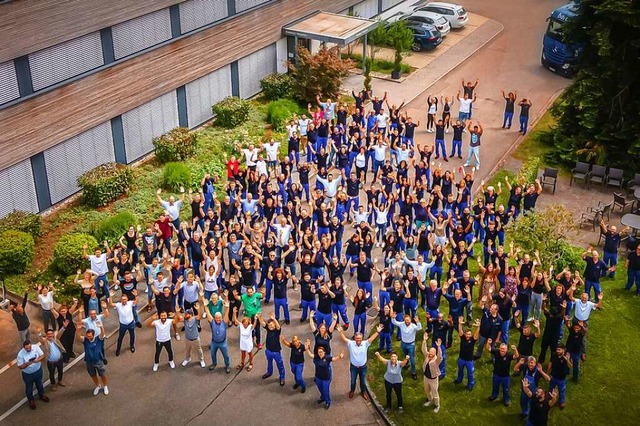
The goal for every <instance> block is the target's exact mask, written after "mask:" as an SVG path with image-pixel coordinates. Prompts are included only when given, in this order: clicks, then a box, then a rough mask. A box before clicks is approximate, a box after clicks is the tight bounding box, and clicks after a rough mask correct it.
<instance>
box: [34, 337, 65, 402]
mask: <svg viewBox="0 0 640 426" xmlns="http://www.w3.org/2000/svg"><path fill="white" fill-rule="evenodd" d="M36 332H37V333H38V340H39V341H40V345H41V349H42V350H43V351H44V352H45V354H46V358H47V370H49V381H51V390H52V391H56V390H57V389H58V386H61V387H63V388H64V387H66V385H65V384H64V383H63V382H62V377H63V374H64V359H63V354H64V353H65V349H64V347H63V346H62V343H60V341H59V340H58V337H57V336H56V333H55V332H54V331H53V330H52V329H50V328H49V329H47V331H46V334H45V335H46V338H45V337H43V336H42V329H41V328H40V327H38V328H36ZM56 372H57V373H58V374H57V376H58V380H57V382H56Z"/></svg>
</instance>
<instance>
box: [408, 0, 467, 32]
mask: <svg viewBox="0 0 640 426" xmlns="http://www.w3.org/2000/svg"><path fill="white" fill-rule="evenodd" d="M416 11H424V12H432V13H437V14H438V15H442V16H443V17H444V18H445V19H446V20H447V21H449V25H451V28H462V27H464V26H465V25H467V22H469V15H468V14H467V11H466V10H464V7H462V6H460V5H457V4H453V3H443V2H439V1H433V2H429V3H427V5H426V6H421V7H419V8H418V9H416Z"/></svg>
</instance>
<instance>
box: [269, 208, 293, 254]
mask: <svg viewBox="0 0 640 426" xmlns="http://www.w3.org/2000/svg"><path fill="white" fill-rule="evenodd" d="M276 218H277V217H276V216H275V215H274V217H273V222H274V223H272V224H271V226H272V227H273V229H274V230H275V231H276V246H278V248H279V252H280V253H281V252H282V248H283V247H286V246H287V244H288V243H289V237H290V236H291V230H292V229H293V226H291V224H289V223H287V218H286V217H284V216H282V217H281V218H280V223H275V222H276ZM280 253H278V255H279V254H280Z"/></svg>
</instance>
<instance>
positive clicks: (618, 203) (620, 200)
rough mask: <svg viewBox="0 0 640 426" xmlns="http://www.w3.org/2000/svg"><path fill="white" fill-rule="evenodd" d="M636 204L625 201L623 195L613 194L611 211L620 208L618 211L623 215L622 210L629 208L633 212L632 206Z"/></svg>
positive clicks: (631, 201) (633, 201) (634, 201)
mask: <svg viewBox="0 0 640 426" xmlns="http://www.w3.org/2000/svg"><path fill="white" fill-rule="evenodd" d="M635 203H636V200H627V199H626V198H625V197H624V195H622V194H619V193H617V192H614V193H613V208H612V209H611V211H614V210H615V209H616V207H620V211H621V212H622V213H624V209H626V208H627V207H631V209H632V210H633V205H634V204H635Z"/></svg>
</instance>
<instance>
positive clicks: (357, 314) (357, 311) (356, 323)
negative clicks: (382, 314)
mask: <svg viewBox="0 0 640 426" xmlns="http://www.w3.org/2000/svg"><path fill="white" fill-rule="evenodd" d="M369 297H370V295H368V294H366V293H365V292H364V289H362V288H359V289H358V291H356V295H355V296H354V297H351V296H349V300H351V304H352V305H353V307H354V312H353V332H354V334H355V333H362V334H363V335H364V329H365V325H366V323H367V310H368V309H369V308H370V307H371V303H369V302H368V301H367V299H369Z"/></svg>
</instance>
